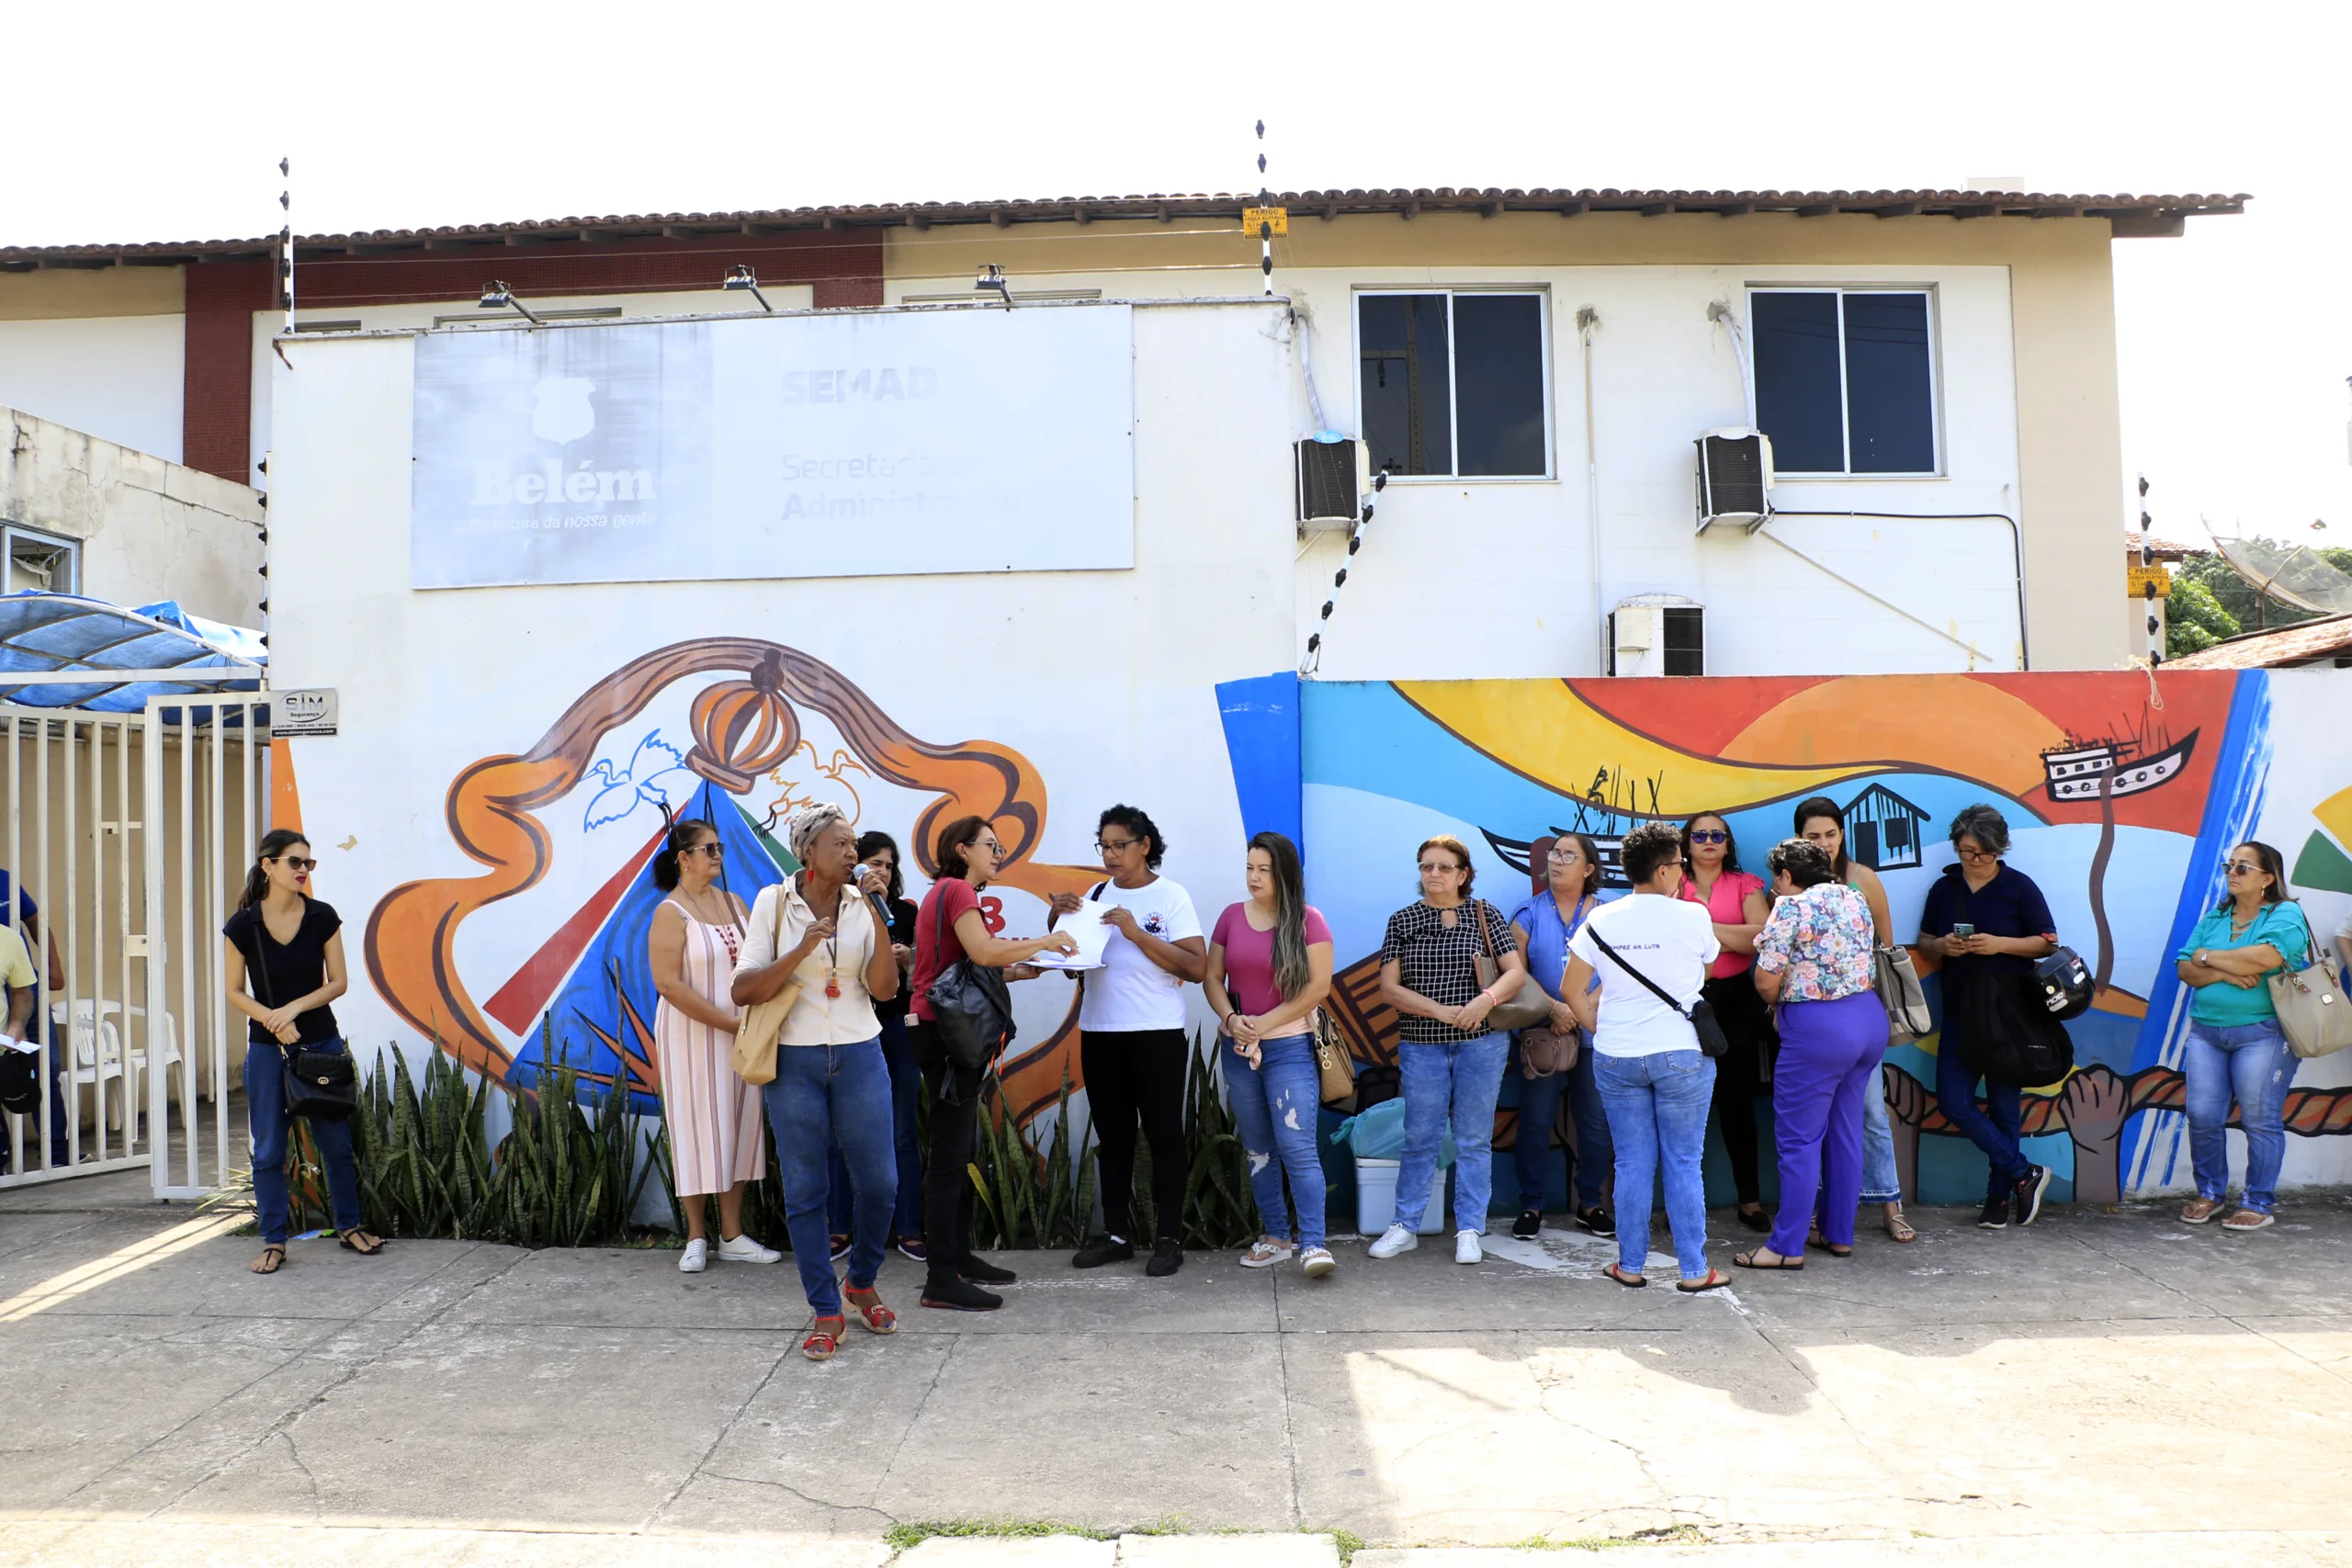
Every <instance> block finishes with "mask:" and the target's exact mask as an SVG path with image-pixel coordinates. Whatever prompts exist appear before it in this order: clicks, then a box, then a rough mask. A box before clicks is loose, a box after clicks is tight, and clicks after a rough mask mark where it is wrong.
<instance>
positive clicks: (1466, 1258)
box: [1453, 1231, 1487, 1263]
mask: <svg viewBox="0 0 2352 1568" xmlns="http://www.w3.org/2000/svg"><path fill="white" fill-rule="evenodd" d="M1486 1257H1487V1255H1486V1254H1485V1253H1484V1252H1481V1251H1480V1250H1479V1249H1478V1233H1477V1232H1476V1231H1455V1232H1454V1233H1453V1260H1454V1261H1455V1262H1456V1263H1481V1262H1484V1261H1485V1260H1486Z"/></svg>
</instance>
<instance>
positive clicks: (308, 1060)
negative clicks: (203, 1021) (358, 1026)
mask: <svg viewBox="0 0 2352 1568" xmlns="http://www.w3.org/2000/svg"><path fill="white" fill-rule="evenodd" d="M308 912H309V910H308V907H307V906H306V907H305V909H304V913H305V914H308ZM254 928H255V929H254V964H253V971H254V974H255V975H256V976H259V977H260V980H261V993H262V994H261V999H262V1003H263V1005H264V1006H266V1007H269V1008H273V1009H274V1008H276V1007H277V998H276V997H274V996H273V995H272V994H271V991H272V987H271V986H270V983H269V964H267V963H266V958H267V956H268V955H267V953H266V951H265V950H264V948H263V947H262V939H263V938H264V937H266V935H267V934H268V928H267V927H266V925H264V924H263V922H262V918H261V916H260V914H259V913H258V912H256V913H255V914H254ZM297 934H298V935H299V934H300V928H297ZM271 1043H272V1044H274V1045H275V1044H277V1042H276V1041H272V1042H271ZM277 1055H278V1059H279V1061H280V1062H281V1063H282V1064H283V1066H282V1071H283V1073H284V1075H285V1080H284V1081H285V1086H286V1113H287V1114H288V1116H307V1117H313V1118H315V1119H317V1120H319V1121H322V1122H341V1121H343V1120H344V1119H345V1118H346V1117H348V1116H350V1115H351V1114H352V1113H353V1112H354V1111H357V1110H358V1109H359V1069H358V1066H357V1065H356V1063H354V1062H353V1061H352V1059H351V1053H350V1052H348V1051H311V1050H306V1049H304V1048H303V1047H302V1046H300V1045H292V1046H288V1045H277Z"/></svg>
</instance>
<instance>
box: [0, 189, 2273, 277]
mask: <svg viewBox="0 0 2352 1568" xmlns="http://www.w3.org/2000/svg"><path fill="white" fill-rule="evenodd" d="M1273 199H1274V201H1275V202H1276V203H1277V204H1278V205H1281V206H1283V207H1287V208H1289V209H1291V210H1292V212H1293V213H1294V214H1295V215H1296V216H1299V217H1314V218H1339V217H1343V216H1352V215H1356V214H1362V213H1390V214H1395V215H1397V216H1398V217H1402V218H1411V217H1414V216H1416V215H1417V214H1419V213H1424V212H1476V213H1479V214H1481V215H1483V216H1486V217H1489V218H1491V217H1494V216H1496V215H1497V214H1498V213H1503V212H1555V213H1559V214H1562V215H1564V216H1567V217H1576V216H1578V215H1581V214H1583V213H1587V212H1638V213H1642V214H1644V215H1645V216H1648V217H1662V216H1664V215H1666V214H1668V213H1676V212H1700V213H1714V214H1717V215H1720V216H1725V217H1738V216H1744V215H1746V214H1748V213H1755V212H1792V213H1795V214H1796V215H1797V216H1799V217H1801V218H1825V217H1828V216H1830V215H1832V214H1835V213H1851V214H1863V215H1868V216H1872V217H1878V218H1915V217H1919V218H1962V219H1965V218H1994V217H2009V218H2019V217H2022V218H2104V219H2107V220H2109V221H2110V222H2112V223H2113V224H2114V225H2115V232H2116V234H2117V236H2118V237H2119V238H2125V237H2133V236H2161V235H2167V234H2177V233H2179V232H2180V231H2181V225H2182V223H2183V221H2184V220H2187V219H2189V218H2194V217H2203V216H2210V215H2213V214H2227V213H2236V212H2243V211H2244V210H2245V204H2246V202H2247V201H2248V200H2250V199H2251V198H2250V197H2247V196H2245V195H2243V194H2240V195H2235V196H2128V195H2125V196H2098V195H2071V196H2069V195H2057V194H2052V193H2047V192H2036V191H1973V190H1827V191H1822V190H1815V191H1782V190H1761V191H1759V190H1712V191H1708V190H1616V189H1608V190H1550V189H1537V190H1520V189H1517V188H1512V189H1509V190H1503V189H1497V188H1495V187H1492V186H1488V187H1486V188H1483V189H1480V188H1466V187H1465V188H1461V189H1456V188H1455V187H1453V186H1441V187H1438V188H1436V189H1415V190H1308V191H1283V192H1281V193H1279V194H1277V195H1276V196H1275V197H1273ZM1256 201H1257V197H1252V196H1246V195H1233V194H1220V195H1193V196H1180V195H1171V196H1064V197H1051V198H1043V199H1040V198H1024V199H1019V200H1002V201H944V202H943V201H924V202H900V203H883V204H876V205H856V206H843V207H794V208H779V209H772V210H766V211H758V212H664V213H640V214H637V215H634V216H630V217H605V218H558V219H548V220H530V221H523V222H511V223H477V224H461V225H457V226H451V227H442V228H428V229H377V230H370V231H358V232H354V233H349V234H303V235H299V236H297V237H296V239H295V242H294V243H295V252H296V254H297V256H298V258H299V257H300V256H302V255H303V254H305V253H317V254H326V255H334V254H356V255H383V254H399V253H401V252H404V251H425V250H466V249H470V248H472V247H474V246H477V245H530V244H556V243H596V242H599V241H610V240H620V239H636V238H647V237H660V238H667V239H682V238H685V239H692V238H702V237H716V236H718V235H722V234H734V235H760V234H774V233H780V232H786V231H797V230H816V231H834V230H859V229H865V230H871V229H877V228H898V227H905V228H911V229H918V230H920V229H928V228H930V227H932V226H933V225H934V224H938V225H948V224H967V223H988V224H993V225H995V226H996V227H999V228H1007V227H1010V226H1011V225H1012V224H1015V223H1050V222H1069V221H1077V222H1081V223H1083V222H1091V221H1093V220H1098V219H1102V220H1108V219H1151V220H1159V221H1161V222H1171V223H1172V222H1175V221H1177V220H1180V219H1182V220H1227V221H1232V222H1235V223H1237V224H1238V221H1239V220H1240V217H1241V209H1242V208H1243V207H1245V206H1251V205H1255V203H1256ZM275 243H276V239H275V236H263V237H259V238H254V239H243V240H184V241H171V242H149V243H135V244H86V245H11V246H0V270H8V271H17V272H22V271H28V270H30V269H32V268H34V267H43V266H54V267H106V266H114V265H123V266H177V265H184V264H187V263H190V262H197V261H201V260H204V259H205V258H207V257H209V258H212V259H214V260H246V259H253V258H258V257H266V256H267V255H268V254H270V253H271V249H272V247H273V246H274V245H275Z"/></svg>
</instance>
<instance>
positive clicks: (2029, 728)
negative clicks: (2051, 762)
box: [1694, 675, 2066, 809]
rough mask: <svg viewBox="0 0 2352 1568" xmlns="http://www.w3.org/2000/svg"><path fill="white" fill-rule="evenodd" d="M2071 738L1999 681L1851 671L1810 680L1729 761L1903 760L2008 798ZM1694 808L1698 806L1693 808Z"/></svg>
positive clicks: (1762, 719) (1849, 768)
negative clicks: (2044, 755) (2047, 754)
mask: <svg viewBox="0 0 2352 1568" xmlns="http://www.w3.org/2000/svg"><path fill="white" fill-rule="evenodd" d="M2065 739H2066V732H2065V731H2064V729H2062V728H2059V727H2058V726H2057V725H2055V724H2053V723H2052V722H2051V720H2050V718H2049V716H2047V715H2045V714H2043V713H2041V711H2040V710H2039V709H2037V708H2035V707H2033V706H2032V705H2030V704H2027V703H2025V702H2022V701H2020V700H2018V698H2016V697H2013V696H2011V695H2010V694H2008V693H2007V692H2005V691H2003V690H2001V689H2000V688H1999V687H1998V686H1994V685H1989V684H1987V683H1986V682H1983V681H1972V680H1969V679H1968V678H1967V677H1966V676H1960V675H1870V676H1861V675H1847V676H1840V677H1839V678H1838V679H1837V680H1834V681H1824V682H1821V683H1820V684H1819V685H1817V686H1808V687H1806V688H1805V689H1804V691H1802V692H1799V693H1797V694H1795V695H1794V696H1792V697H1790V698H1789V699H1788V700H1787V701H1785V702H1783V703H1781V705H1779V706H1777V707H1775V708H1773V709H1772V711H1771V712H1770V713H1767V714H1764V715H1761V716H1758V718H1757V720H1756V721H1755V722H1754V723H1753V724H1750V725H1749V726H1748V727H1747V728H1746V729H1743V730H1741V731H1740V732H1739V734H1738V735H1736V736H1735V737H1734V738H1733V739H1732V741H1731V743H1730V744H1729V745H1727V746H1725V747H1724V761H1725V762H1735V761H1745V762H1753V763H1758V764H1777V765H1781V766H1788V765H1791V764H1808V763H1809V764H1814V765H1816V766H1819V767H1822V768H1824V769H1825V770H1826V769H1829V768H1833V767H1836V766H1838V765H1839V764H1843V765H1844V771H1843V772H1836V773H1832V772H1825V773H1824V774H1823V776H1824V777H1844V776H1848V774H1849V773H1852V772H1853V771H1855V769H1856V768H1857V767H1858V766H1859V765H1861V764H1868V765H1869V766H1870V768H1871V770H1873V771H1875V770H1876V769H1878V768H1881V767H1885V766H1888V765H1894V764H1899V765H1903V766H1907V767H1913V768H1922V769H1928V770H1932V771H1934V772H1937V773H1951V774H1954V775H1956V776H1958V777H1961V778H1970V779H1978V780H1982V781H1983V782H1984V783H1985V784H1991V785H1993V786H1994V787H1995V788H1996V789H1999V790H2001V791H2003V792H2005V793H2007V794H2008V795H2019V796H2021V795H2025V794H2026V793H2027V792H2028V791H2030V790H2033V789H2038V788H2040V787H2041V785H2042V784H2044V783H2045V782H2046V778H2045V775H2044V774H2043V773H2042V771H2041V752H2042V750H2043V749H2044V748H2045V747H2051V746H2056V745H2059V744H2061V743H2063V742H2064V740H2065ZM1694 809H1696V808H1695V807H1694Z"/></svg>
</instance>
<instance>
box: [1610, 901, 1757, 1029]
mask: <svg viewBox="0 0 2352 1568" xmlns="http://www.w3.org/2000/svg"><path fill="white" fill-rule="evenodd" d="M1584 929H1585V934H1586V935H1588V936H1589V937H1591V938H1592V944H1593V945H1594V946H1595V947H1598V948H1599V949H1600V951H1601V952H1603V953H1607V954H1609V956H1610V957H1611V958H1613V959H1616V961H1617V967H1618V968H1620V969H1623V971H1624V972H1625V973H1626V974H1628V975H1631V976H1633V977H1634V979H1636V980H1639V981H1640V982H1641V983H1642V984H1643V985H1645V986H1646V987H1649V993H1650V995H1652V996H1654V997H1656V998H1657V999H1658V1000H1660V1001H1662V1002H1664V1003H1665V1004H1666V1005H1667V1006H1668V1007H1670V1008H1672V1009H1673V1010H1674V1012H1675V1016H1676V1017H1678V1018H1679V1019H1681V1020H1682V1021H1684V1022H1686V1023H1688V1024H1690V1026H1691V1031H1692V1032H1694V1033H1696V1034H1697V1035H1698V1036H1699V1051H1700V1054H1701V1055H1706V1056H1720V1055H1723V1054H1724V1052H1726V1051H1728V1050H1730V1049H1731V1042H1730V1041H1729V1040H1727V1039H1725V1038H1724V1026H1723V1025H1722V1023H1720V1022H1718V1021H1716V1018H1715V1004H1714V1003H1713V1002H1711V1001H1709V1000H1708V999H1707V998H1704V997H1701V998H1699V999H1698V1000H1697V1001H1695V1002H1692V1003H1691V1005H1690V1006H1689V1007H1687V1008H1686V1007H1684V1006H1683V1005H1682V1004H1681V1003H1680V1002H1678V1001H1676V1000H1675V999H1674V998H1672V997H1669V996H1668V995H1667V994H1666V993H1665V992H1664V991H1662V990H1660V989H1659V988H1658V984H1657V981H1655V980H1653V979H1651V978H1650V977H1649V976H1647V975H1645V974H1643V973H1642V972H1641V971H1640V970H1638V969H1636V968H1634V966H1633V965H1632V964H1628V963H1626V962H1625V960H1624V959H1623V958H1622V957H1620V956H1619V955H1618V953H1617V950H1616V949H1615V948H1613V947H1611V946H1610V945H1609V944H1608V942H1604V941H1602V940H1601V936H1600V932H1599V931H1594V930H1593V929H1592V923H1591V922H1590V921H1589V920H1588V921H1587V922H1585V928H1584Z"/></svg>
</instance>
